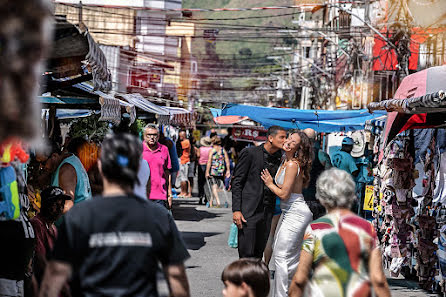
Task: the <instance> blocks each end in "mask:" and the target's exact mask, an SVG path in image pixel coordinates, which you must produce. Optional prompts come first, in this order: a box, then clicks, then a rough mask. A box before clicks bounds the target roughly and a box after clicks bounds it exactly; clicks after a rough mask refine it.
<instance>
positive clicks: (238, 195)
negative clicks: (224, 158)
mask: <svg viewBox="0 0 446 297" xmlns="http://www.w3.org/2000/svg"><path fill="white" fill-rule="evenodd" d="M263 158H264V153H263V145H260V146H257V147H250V148H246V149H244V150H243V151H242V152H241V154H240V157H239V160H238V163H237V165H236V166H235V169H234V176H233V178H232V211H233V212H235V211H241V212H242V214H243V216H244V217H245V219H247V218H249V217H251V216H252V215H254V214H255V213H258V212H263V209H264V184H263V181H262V179H261V178H260V173H261V172H262V170H263V169H264V160H263ZM278 162H280V159H279V160H278ZM278 166H279V164H277V166H276V169H275V170H273V172H270V173H271V175H272V176H273V177H274V176H275V174H276V171H277V167H278ZM272 203H273V205H274V203H275V201H274V202H272ZM270 204H271V203H270ZM273 205H272V206H273ZM272 209H273V207H272Z"/></svg>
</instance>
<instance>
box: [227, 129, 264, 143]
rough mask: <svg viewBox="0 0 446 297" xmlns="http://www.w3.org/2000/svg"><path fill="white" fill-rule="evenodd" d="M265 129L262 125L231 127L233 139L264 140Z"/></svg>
mask: <svg viewBox="0 0 446 297" xmlns="http://www.w3.org/2000/svg"><path fill="white" fill-rule="evenodd" d="M266 132H267V131H266V130H265V129H264V128H262V127H243V128H241V127H240V128H236V127H234V128H232V139H233V140H244V141H266Z"/></svg>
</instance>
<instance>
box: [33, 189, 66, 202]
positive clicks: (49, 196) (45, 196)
mask: <svg viewBox="0 0 446 297" xmlns="http://www.w3.org/2000/svg"><path fill="white" fill-rule="evenodd" d="M40 197H41V198H42V201H51V200H56V199H60V200H71V196H69V195H67V194H65V192H64V190H62V188H59V187H54V186H52V187H48V188H46V189H44V190H43V191H42V192H41V193H40Z"/></svg>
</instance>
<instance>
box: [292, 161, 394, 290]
mask: <svg viewBox="0 0 446 297" xmlns="http://www.w3.org/2000/svg"><path fill="white" fill-rule="evenodd" d="M316 191H317V192H316V198H317V199H319V201H320V202H321V203H322V205H323V206H324V207H325V208H326V209H327V212H328V213H327V215H325V216H323V217H321V218H320V219H318V220H316V221H313V222H312V223H311V224H310V225H309V226H308V228H307V230H306V231H305V235H304V243H303V246H302V253H301V255H300V263H299V266H298V268H297V271H296V274H295V275H294V277H293V281H292V283H291V286H290V290H289V296H292V297H297V296H302V295H305V296H313V297H319V296H321V297H322V296H346V297H349V296H371V295H372V294H371V290H372V287H373V290H374V291H375V295H376V296H378V297H382V296H390V291H389V287H388V284H387V281H386V277H385V275H384V272H383V269H382V264H381V252H380V250H379V246H378V239H377V236H376V232H375V230H374V228H373V226H372V224H370V223H369V222H367V221H366V220H364V219H362V218H360V217H358V216H356V215H355V214H353V213H352V212H351V211H350V210H349V209H350V206H351V205H352V203H353V201H354V200H355V199H356V197H355V183H354V181H353V179H352V177H351V175H350V174H349V173H347V172H345V171H343V170H340V169H337V168H331V169H329V170H327V171H324V172H323V173H322V174H321V175H320V177H319V178H318V180H317V183H316ZM310 275H311V278H310V279H309V277H310Z"/></svg>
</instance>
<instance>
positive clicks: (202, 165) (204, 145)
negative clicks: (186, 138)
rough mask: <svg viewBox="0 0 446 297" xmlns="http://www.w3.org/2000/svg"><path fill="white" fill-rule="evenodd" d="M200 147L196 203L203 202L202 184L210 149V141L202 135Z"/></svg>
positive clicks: (204, 180) (204, 179)
mask: <svg viewBox="0 0 446 297" xmlns="http://www.w3.org/2000/svg"><path fill="white" fill-rule="evenodd" d="M200 144H201V146H200V149H199V150H198V156H197V157H198V165H199V166H198V197H199V200H198V203H199V204H203V203H204V184H205V183H206V177H205V173H206V165H207V163H208V159H209V152H210V151H211V150H212V141H211V139H210V138H209V137H207V136H204V137H202V138H201V140H200Z"/></svg>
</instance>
